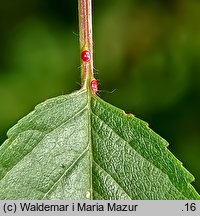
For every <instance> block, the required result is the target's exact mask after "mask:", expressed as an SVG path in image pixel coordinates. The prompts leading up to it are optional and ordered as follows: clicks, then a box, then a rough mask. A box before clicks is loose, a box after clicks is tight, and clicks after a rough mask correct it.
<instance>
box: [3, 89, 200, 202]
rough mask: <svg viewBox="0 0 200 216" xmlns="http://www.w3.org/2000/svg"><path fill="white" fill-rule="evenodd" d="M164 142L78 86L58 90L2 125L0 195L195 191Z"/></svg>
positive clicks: (178, 195) (183, 194)
mask: <svg viewBox="0 0 200 216" xmlns="http://www.w3.org/2000/svg"><path fill="white" fill-rule="evenodd" d="M167 145H168V143H167V142H166V141H165V140H164V139H163V138H161V137H160V136H159V135H157V134H156V133H155V132H153V131H152V130H151V129H149V128H148V126H147V123H145V122H143V121H142V120H139V119H137V118H136V117H134V116H133V115H127V114H125V113H124V111H122V110H120V109H118V108H116V107H114V106H112V105H110V104H108V103H106V102H104V101H103V100H101V99H100V98H98V97H97V96H95V95H92V94H91V93H90V92H87V91H86V90H84V89H81V90H79V91H77V92H75V93H72V94H70V95H64V96H59V97H57V98H53V99H50V100H47V101H46V102H43V103H42V104H40V105H38V106H36V108H35V110H34V111H33V112H31V113H30V114H28V115H27V116H26V117H24V118H23V119H21V120H20V121H19V122H18V124H17V125H15V126H14V127H13V128H11V129H10V131H9V132H8V140H6V141H5V143H4V144H3V145H2V146H1V147H0V199H97V198H98V199H199V195H198V194H197V192H195V190H194V189H193V187H192V186H191V185H190V184H189V183H190V182H191V181H192V180H193V176H192V175H191V174H190V173H189V172H188V171H186V170H185V169H184V168H183V167H182V165H181V163H180V162H179V161H178V160H177V159H176V158H175V157H174V156H173V155H172V154H171V153H170V152H169V151H168V150H167V148H166V147H167ZM161 182H162V183H161ZM8 185H9V187H8Z"/></svg>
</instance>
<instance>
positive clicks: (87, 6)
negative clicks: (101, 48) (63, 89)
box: [78, 0, 93, 88]
mask: <svg viewBox="0 0 200 216" xmlns="http://www.w3.org/2000/svg"><path fill="white" fill-rule="evenodd" d="M91 1H92V0H78V10H79V35H80V36H79V37H80V39H79V40H80V51H81V53H82V51H83V50H88V51H89V53H90V56H91V58H90V61H88V62H83V61H82V60H81V82H82V87H85V88H87V87H88V86H89V83H90V81H91V80H92V79H93V42H92V3H91Z"/></svg>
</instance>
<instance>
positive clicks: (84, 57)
mask: <svg viewBox="0 0 200 216" xmlns="http://www.w3.org/2000/svg"><path fill="white" fill-rule="evenodd" d="M81 59H82V60H83V61H84V62H88V61H90V59H91V56H90V52H89V51H88V50H83V52H82V53H81Z"/></svg>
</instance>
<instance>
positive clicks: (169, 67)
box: [0, 0, 200, 192]
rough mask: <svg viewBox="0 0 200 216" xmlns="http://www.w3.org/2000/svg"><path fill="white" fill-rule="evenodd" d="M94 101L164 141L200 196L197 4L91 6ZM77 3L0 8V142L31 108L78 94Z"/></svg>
mask: <svg viewBox="0 0 200 216" xmlns="http://www.w3.org/2000/svg"><path fill="white" fill-rule="evenodd" d="M93 8H94V12H93V14H94V17H93V20H94V61H95V62H94V65H95V73H96V77H97V78H98V79H99V83H100V91H99V94H100V96H101V97H102V98H103V99H104V100H106V101H107V102H110V103H112V104H113V105H115V106H117V107H119V108H122V109H124V110H125V111H126V112H132V113H133V114H135V115H136V116H137V117H139V118H141V119H143V120H145V121H147V122H148V123H149V124H150V127H151V128H152V129H153V130H154V131H156V132H157V133H158V134H160V135H161V136H162V137H163V138H165V139H166V140H168V141H169V143H170V146H169V149H170V150H171V151H172V152H173V153H174V154H175V156H176V157H177V158H178V159H179V160H180V161H182V162H183V164H184V166H185V167H186V168H187V169H188V170H189V171H190V172H191V173H192V174H193V175H194V176H195V178H196V182H195V183H194V184H193V185H194V186H195V188H196V189H197V190H198V191H199V192H200V115H199V112H200V1H198V0H190V1H188V0H169V1H162V0H123V1H122V0H109V1H107V0H101V1H97V0H94V1H93ZM77 11H78V9H77V1H72V0H71V1H69V0H57V1H55V0H29V1H27V0H14V1H13V0H1V1H0V17H1V18H0V49H1V52H0V98H1V99H0V101H1V105H0V143H3V141H4V140H5V139H6V131H7V130H8V129H9V128H10V127H11V126H12V125H13V124H15V123H16V122H17V120H19V119H20V118H21V117H23V116H24V115H26V114H27V113H28V112H30V111H31V110H33V108H34V106H35V105H37V104H38V103H40V102H42V101H44V100H46V99H47V98H51V97H54V96H57V95H60V94H65V93H70V92H72V91H73V90H75V89H79V88H80V63H79V43H78V42H79V41H78V40H79V39H78V14H77Z"/></svg>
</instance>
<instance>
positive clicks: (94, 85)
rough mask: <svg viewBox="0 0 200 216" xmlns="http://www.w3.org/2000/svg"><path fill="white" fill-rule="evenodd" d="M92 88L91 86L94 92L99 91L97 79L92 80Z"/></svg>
mask: <svg viewBox="0 0 200 216" xmlns="http://www.w3.org/2000/svg"><path fill="white" fill-rule="evenodd" d="M90 88H91V90H92V92H93V93H96V92H97V91H98V82H97V80H96V79H93V80H91V82H90Z"/></svg>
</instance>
